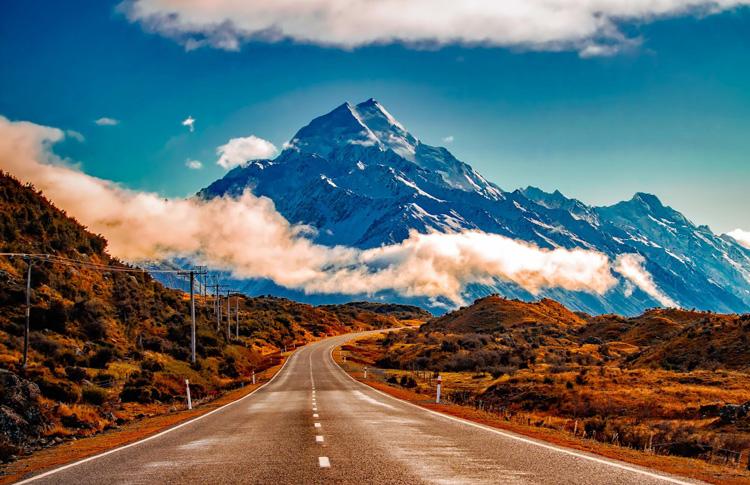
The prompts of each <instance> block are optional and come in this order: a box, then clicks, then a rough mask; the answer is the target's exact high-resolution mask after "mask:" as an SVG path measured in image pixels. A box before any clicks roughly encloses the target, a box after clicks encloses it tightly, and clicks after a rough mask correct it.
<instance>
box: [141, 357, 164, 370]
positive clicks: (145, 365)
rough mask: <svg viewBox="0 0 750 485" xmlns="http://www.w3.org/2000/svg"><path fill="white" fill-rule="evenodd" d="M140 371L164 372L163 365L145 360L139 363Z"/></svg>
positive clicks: (152, 360)
mask: <svg viewBox="0 0 750 485" xmlns="http://www.w3.org/2000/svg"><path fill="white" fill-rule="evenodd" d="M141 369H143V370H147V371H151V372H159V371H160V370H164V365H162V363H161V362H159V361H157V360H154V359H146V360H144V361H143V362H141Z"/></svg>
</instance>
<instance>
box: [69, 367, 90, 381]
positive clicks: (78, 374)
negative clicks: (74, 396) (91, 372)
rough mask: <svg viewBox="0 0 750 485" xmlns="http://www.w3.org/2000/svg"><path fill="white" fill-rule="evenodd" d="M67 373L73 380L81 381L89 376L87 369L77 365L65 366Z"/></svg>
mask: <svg viewBox="0 0 750 485" xmlns="http://www.w3.org/2000/svg"><path fill="white" fill-rule="evenodd" d="M65 375H66V376H68V378H69V379H70V380H71V381H73V382H81V381H82V380H84V379H86V378H87V377H88V373H87V372H86V369H84V368H82V367H76V366H68V367H66V368H65Z"/></svg>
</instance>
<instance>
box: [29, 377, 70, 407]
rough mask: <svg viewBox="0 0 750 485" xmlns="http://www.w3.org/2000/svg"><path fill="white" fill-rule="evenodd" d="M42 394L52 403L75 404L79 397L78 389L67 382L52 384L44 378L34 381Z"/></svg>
mask: <svg viewBox="0 0 750 485" xmlns="http://www.w3.org/2000/svg"><path fill="white" fill-rule="evenodd" d="M35 382H36V384H37V385H38V386H39V389H40V390H41V391H42V394H43V395H44V396H45V397H47V398H49V399H52V400H54V401H60V402H66V403H76V402H78V398H79V397H80V396H79V394H78V389H77V388H76V387H75V386H74V385H73V384H70V383H68V382H53V381H49V380H47V379H44V378H40V379H38V380H36V381H35Z"/></svg>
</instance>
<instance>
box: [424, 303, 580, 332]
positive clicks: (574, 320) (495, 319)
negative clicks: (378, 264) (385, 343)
mask: <svg viewBox="0 0 750 485" xmlns="http://www.w3.org/2000/svg"><path fill="white" fill-rule="evenodd" d="M585 323H586V322H585V320H584V319H582V318H581V317H580V316H579V315H577V314H575V313H573V312H572V311H570V310H568V309H567V308H565V307H564V306H563V305H561V304H560V303H557V302H556V301H554V300H550V299H548V298H543V299H541V300H539V301H538V302H533V303H527V302H523V301H519V300H510V299H507V298H503V297H500V296H497V295H492V296H488V297H486V298H480V299H478V300H476V301H475V302H474V304H473V305H471V306H469V307H465V308H461V309H459V310H456V311H454V312H450V313H447V314H446V315H444V316H442V317H440V318H436V319H434V320H432V321H430V322H429V324H427V325H425V326H424V327H423V328H422V329H423V331H432V330H442V331H446V332H455V333H493V332H496V331H498V330H500V329H505V330H509V329H512V328H516V327H519V326H523V325H527V324H545V325H551V326H555V327H560V328H565V329H567V328H572V327H578V326H581V325H583V324H585Z"/></svg>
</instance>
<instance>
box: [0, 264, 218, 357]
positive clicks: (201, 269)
mask: <svg viewBox="0 0 750 485" xmlns="http://www.w3.org/2000/svg"><path fill="white" fill-rule="evenodd" d="M0 256H5V257H9V258H14V257H17V258H22V259H23V260H24V261H26V264H27V265H28V268H27V271H26V323H25V325H24V330H23V360H22V363H21V367H22V368H23V369H24V370H26V367H27V365H28V355H29V333H30V320H31V266H32V264H33V262H35V261H36V262H40V261H41V262H52V263H57V264H64V265H68V266H78V267H81V268H85V269H90V270H96V271H104V272H120V273H148V272H155V273H168V274H174V275H176V276H189V278H190V320H191V326H190V360H191V362H192V363H193V364H195V343H196V342H195V340H196V338H195V276H196V275H199V276H203V275H205V274H206V273H207V271H206V268H205V267H198V268H197V269H190V270H184V269H180V270H153V271H148V270H145V269H141V268H129V267H127V266H111V265H104V264H99V263H92V262H90V261H81V260H76V259H72V258H66V257H64V256H57V255H54V254H40V253H0ZM199 284H200V283H199Z"/></svg>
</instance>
